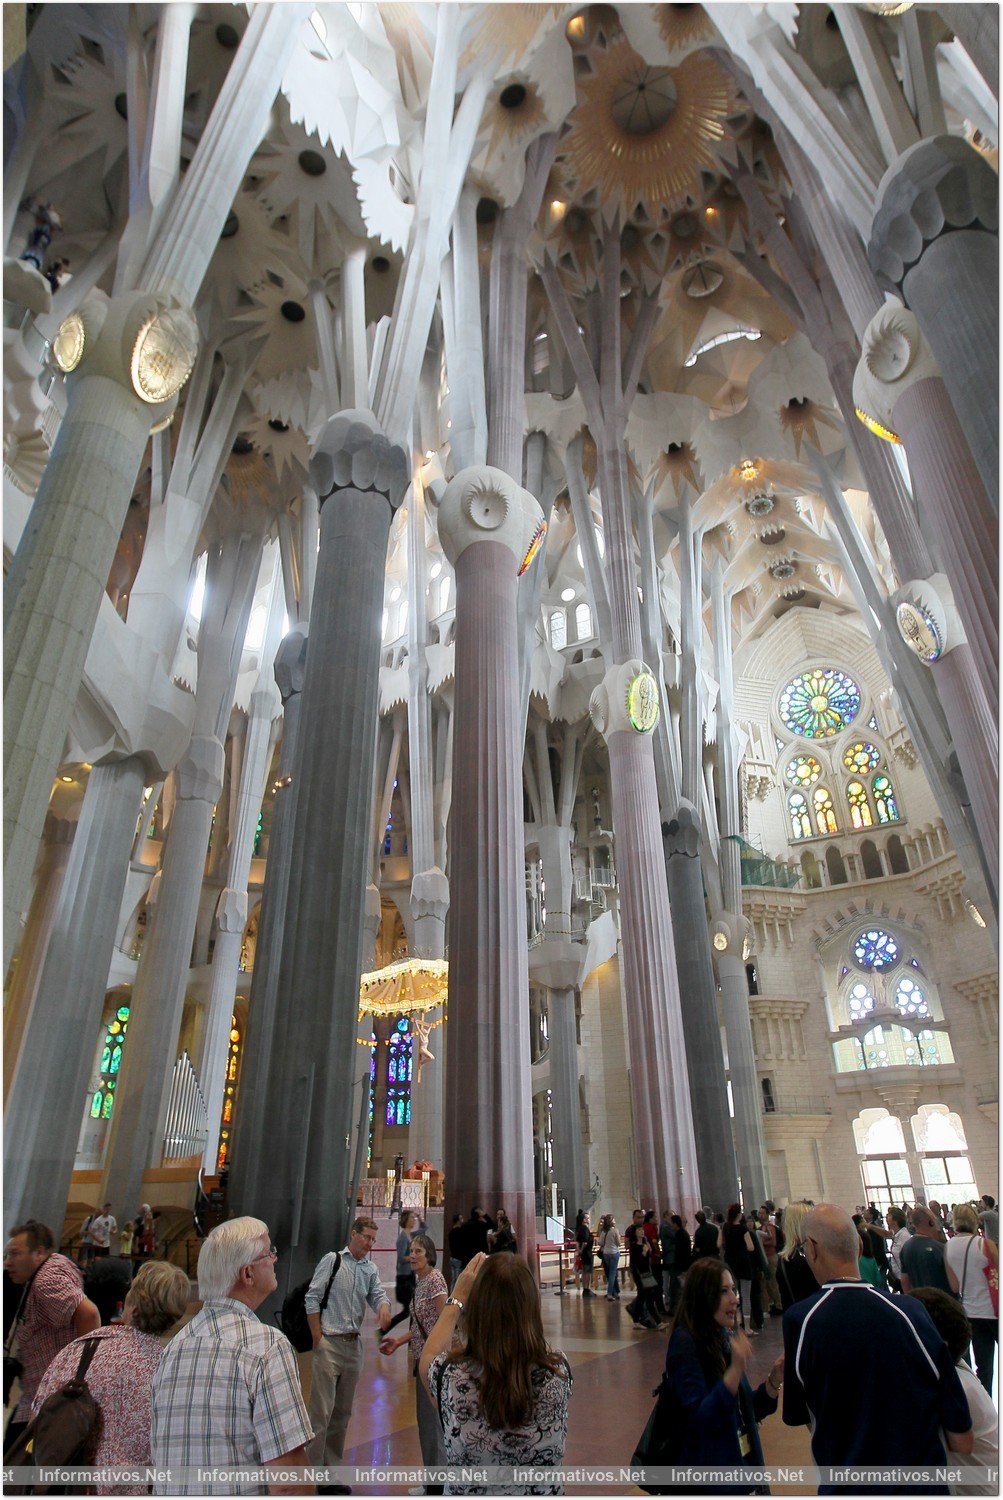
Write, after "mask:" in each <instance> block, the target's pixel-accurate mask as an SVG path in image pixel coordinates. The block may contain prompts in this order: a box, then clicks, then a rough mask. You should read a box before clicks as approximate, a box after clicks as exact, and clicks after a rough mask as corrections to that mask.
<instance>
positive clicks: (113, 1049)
mask: <svg viewBox="0 0 1003 1500" xmlns="http://www.w3.org/2000/svg"><path fill="white" fill-rule="evenodd" d="M128 1026H129V1007H128V1006H127V1005H120V1006H119V1007H118V1009H117V1010H116V1012H115V1014H114V1015H113V1016H112V1018H111V1020H110V1021H109V1022H108V1029H107V1030H106V1032H105V1037H104V1046H103V1047H102V1048H101V1063H100V1067H99V1069H98V1071H99V1073H100V1075H101V1077H100V1080H99V1082H98V1086H97V1088H96V1089H95V1090H94V1093H93V1096H92V1098H91V1108H90V1116H91V1119H92V1120H110V1119H111V1112H112V1109H113V1107H114V1104H115V1085H116V1084H117V1083H118V1070H119V1068H120V1067H121V1066H122V1044H123V1042H124V1041H125V1033H126V1031H127V1030H128Z"/></svg>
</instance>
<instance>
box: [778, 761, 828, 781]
mask: <svg viewBox="0 0 1003 1500" xmlns="http://www.w3.org/2000/svg"><path fill="white" fill-rule="evenodd" d="M821 774H822V767H821V766H820V765H819V763H818V761H817V760H816V759H815V757H814V755H795V757H794V759H793V760H792V761H791V762H790V764H789V765H788V767H787V769H786V771H785V772H784V775H785V776H786V777H787V780H788V781H789V782H790V784H791V786H800V787H806V786H814V785H815V783H816V781H817V780H818V778H819V777H820V776H821Z"/></svg>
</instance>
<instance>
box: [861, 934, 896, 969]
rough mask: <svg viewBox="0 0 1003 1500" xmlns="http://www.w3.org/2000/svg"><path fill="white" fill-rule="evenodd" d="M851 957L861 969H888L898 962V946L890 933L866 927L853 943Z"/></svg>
mask: <svg viewBox="0 0 1003 1500" xmlns="http://www.w3.org/2000/svg"><path fill="white" fill-rule="evenodd" d="M853 956H854V958H855V959H856V960H857V963H858V964H859V965H860V967H861V968H862V969H888V968H890V967H891V965H892V964H894V963H897V961H898V956H899V945H898V943H897V942H896V941H895V939H894V938H893V937H892V935H891V933H890V932H885V931H884V929H883V928H881V927H868V928H867V929H866V931H864V932H862V933H861V934H860V936H859V937H858V938H857V941H856V942H855V943H854V945H853Z"/></svg>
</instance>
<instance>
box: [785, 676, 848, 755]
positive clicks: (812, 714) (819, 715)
mask: <svg viewBox="0 0 1003 1500" xmlns="http://www.w3.org/2000/svg"><path fill="white" fill-rule="evenodd" d="M859 709H860V689H859V688H858V687H857V684H856V683H855V682H854V681H853V678H852V677H847V675H846V673H845V672H837V671H836V669H835V668H834V667H813V668H812V670H811V671H810V672H802V673H801V675H800V676H799V677H795V678H794V679H793V680H792V681H791V682H789V683H788V684H787V686H786V687H785V688H784V690H783V692H782V693H781V695H780V717H781V718H782V719H783V721H784V724H785V725H786V727H787V728H788V729H789V730H790V732H791V734H797V735H801V736H803V737H804V738H805V739H811V740H822V739H828V738H830V736H832V735H834V734H839V733H840V731H841V730H843V729H846V728H847V726H848V725H850V724H852V723H853V720H854V719H855V718H856V716H857V713H858V711H859Z"/></svg>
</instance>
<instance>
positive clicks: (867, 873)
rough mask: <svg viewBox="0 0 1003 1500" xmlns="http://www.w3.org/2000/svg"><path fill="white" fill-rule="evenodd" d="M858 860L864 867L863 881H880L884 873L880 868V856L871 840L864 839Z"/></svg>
mask: <svg viewBox="0 0 1003 1500" xmlns="http://www.w3.org/2000/svg"><path fill="white" fill-rule="evenodd" d="M860 859H861V863H862V864H863V867H864V879H865V880H880V879H881V877H882V875H883V874H884V873H885V872H884V870H883V869H882V868H881V856H880V855H879V853H878V851H877V846H876V845H875V843H874V840H873V839H864V840H863V841H862V842H861V845H860Z"/></svg>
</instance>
